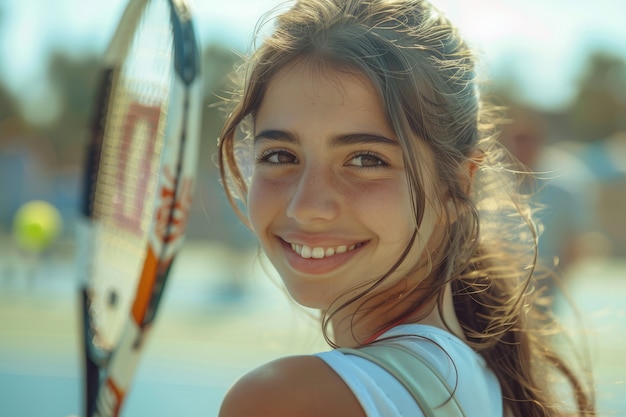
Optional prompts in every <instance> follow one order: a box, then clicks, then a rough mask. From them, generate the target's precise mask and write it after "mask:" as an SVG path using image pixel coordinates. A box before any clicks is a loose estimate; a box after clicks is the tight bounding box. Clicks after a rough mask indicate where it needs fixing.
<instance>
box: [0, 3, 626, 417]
mask: <svg viewBox="0 0 626 417" xmlns="http://www.w3.org/2000/svg"><path fill="white" fill-rule="evenodd" d="M434 3H435V4H437V5H439V6H440V7H441V9H443V11H444V12H446V13H447V14H448V15H449V16H450V18H451V19H452V20H453V21H454V22H456V23H457V24H458V25H459V26H460V28H461V30H462V32H463V33H464V34H465V36H466V37H467V38H468V39H469V41H470V42H471V43H472V44H473V45H474V46H475V47H476V49H477V50H478V51H479V53H480V55H481V57H482V60H483V64H481V71H482V73H483V75H484V77H485V78H488V79H489V80H490V81H489V82H488V83H487V84H486V85H485V89H486V94H487V95H488V96H489V97H490V100H493V101H495V102H496V103H499V104H504V105H506V106H508V108H509V111H508V117H509V120H510V123H508V124H507V125H506V126H505V127H504V131H503V134H502V141H503V143H504V144H505V145H506V146H507V147H508V148H509V149H510V150H511V152H513V153H514V154H515V155H516V156H517V157H518V158H519V159H520V160H521V161H522V162H524V163H525V164H527V165H528V166H529V167H531V168H532V169H533V170H535V171H538V172H542V173H544V174H542V175H541V179H540V190H541V191H540V192H539V193H538V198H539V200H540V201H541V203H543V204H545V205H546V209H545V210H544V211H543V212H542V214H541V216H542V219H543V221H544V223H545V231H544V234H543V236H542V239H541V248H540V252H541V256H542V259H543V262H545V263H547V264H549V265H551V264H553V261H552V260H553V259H555V257H558V258H559V259H560V263H559V265H558V268H559V270H560V272H561V273H562V275H563V277H564V280H565V284H566V287H567V288H568V290H569V291H571V294H572V296H573V298H574V299H575V301H576V302H577V304H578V307H579V309H580V312H581V313H582V314H581V315H582V318H583V320H584V323H585V329H586V331H587V335H588V338H589V342H590V343H589V354H590V357H591V359H592V361H593V363H594V366H595V369H596V386H597V389H598V403H599V406H600V409H601V411H602V412H603V413H602V415H606V416H626V387H625V386H624V375H626V359H624V358H625V355H624V353H626V338H625V334H626V320H625V315H626V314H625V309H624V307H623V305H624V303H623V301H622V298H623V296H624V294H626V220H625V216H626V64H625V62H626V42H624V39H626V25H625V24H624V19H623V10H622V7H623V4H622V3H623V2H622V1H621V0H597V1H595V2H593V3H591V2H587V1H582V0H573V1H571V0H570V1H565V0H551V1H549V2H546V1H543V0H526V1H524V2H517V1H512V0H511V1H509V0H435V1H434ZM125 4H126V2H125V1H123V0H107V1H103V0H98V1H95V0H94V1H91V2H86V1H80V0H57V1H54V2H51V1H48V0H28V1H21V0H0V414H1V415H2V416H7V417H31V416H45V417H48V416H50V417H52V416H54V417H65V416H68V415H79V414H80V413H81V412H82V408H81V407H82V405H81V398H82V397H81V394H82V391H81V385H80V384H81V380H80V378H81V352H80V349H79V347H80V338H79V336H80V335H79V333H78V325H79V315H78V312H79V304H78V294H77V291H76V288H77V283H78V280H79V278H78V277H77V273H76V268H75V264H76V252H75V249H76V248H75V245H74V233H75V218H76V215H77V207H78V199H79V190H80V184H81V179H80V173H81V168H82V163H83V154H84V147H85V143H86V138H87V129H86V126H87V118H88V115H89V114H90V111H91V108H92V102H93V96H94V91H95V85H94V81H95V76H96V70H97V68H98V62H99V59H100V58H101V56H102V53H103V51H104V49H105V46H106V44H107V42H108V40H109V39H110V37H111V35H112V32H113V30H114V28H115V26H116V24H117V21H118V19H119V16H120V14H121V12H122V10H123V7H124V6H125ZM277 4H278V2H277V1H273V0H229V1H217V0H194V1H192V5H193V6H194V9H195V11H196V13H197V16H196V19H197V20H196V23H197V31H198V33H199V35H200V39H201V41H202V44H203V52H202V54H203V65H204V76H205V87H204V88H205V104H206V105H205V106H204V115H203V126H202V149H201V154H200V165H199V182H198V187H197V196H196V198H195V201H194V206H193V210H192V215H191V218H190V224H189V226H188V229H189V235H188V243H187V245H186V247H185V249H184V250H183V252H182V254H181V256H180V258H179V259H178V260H177V263H176V264H175V267H174V270H173V273H172V277H171V281H170V283H169V284H168V285H169V289H168V291H167V292H166V295H165V300H164V305H163V309H162V310H161V312H160V315H159V318H158V320H157V325H156V327H155V329H154V333H153V335H154V337H153V339H152V340H151V341H150V344H149V346H148V349H147V352H146V354H145V356H144V358H143V359H142V362H141V365H140V368H139V371H138V374H137V375H136V379H135V382H134V385H133V388H132V391H131V393H130V396H129V398H128V402H127V404H126V406H125V409H124V412H123V415H126V416H135V415H151V416H154V417H159V416H169V415H185V416H213V415H216V414H217V410H218V408H219V403H220V401H221V398H222V397H223V395H224V393H225V391H226V390H227V389H228V386H229V385H230V384H232V383H233V382H234V381H235V379H236V378H237V377H238V376H240V375H241V374H242V373H244V372H245V371H246V370H249V369H251V368H252V367H254V366H257V365H259V364H261V363H262V362H265V361H267V360H270V359H272V358H275V357H278V356H282V355H285V354H290V353H307V352H313V351H316V350H319V349H325V347H324V345H323V344H322V343H321V342H320V337H319V330H318V329H317V326H316V323H315V320H314V319H312V318H311V317H310V315H309V314H308V313H307V312H303V311H302V310H300V309H299V308H297V307H295V306H294V305H292V304H291V303H290V302H289V301H287V299H286V296H285V295H284V294H283V293H282V291H281V290H280V289H279V287H278V286H277V285H275V284H274V282H275V281H276V279H275V277H273V274H272V272H271V268H267V265H265V264H264V263H263V262H262V261H263V260H262V259H261V258H260V257H259V256H258V255H257V252H256V247H255V244H254V242H253V240H252V238H251V236H250V234H249V233H248V232H247V231H246V229H245V228H244V227H243V226H242V225H240V224H239V223H238V221H237V220H236V218H235V217H234V215H233V214H232V213H231V212H230V209H229V207H228V205H227V204H226V201H225V198H224V195H223V192H222V191H221V190H220V188H219V184H218V180H217V171H216V168H215V164H214V154H215V145H216V138H217V136H218V132H219V129H220V126H221V116H220V114H219V112H218V110H217V109H216V108H215V107H213V106H211V104H214V103H216V102H217V101H218V98H217V97H218V96H220V95H221V93H222V92H223V91H224V90H225V89H226V88H227V84H226V75H227V73H228V72H229V71H230V69H231V68H232V66H233V64H234V63H236V62H237V61H238V59H239V58H238V55H239V54H242V53H245V52H246V51H248V50H249V48H250V46H251V39H252V38H251V36H252V33H253V29H254V25H255V23H256V21H257V19H258V18H259V17H260V16H261V15H262V14H263V13H264V12H265V11H267V10H269V9H270V8H272V7H274V6H275V5H277ZM33 200H41V201H45V202H47V203H49V204H50V205H51V206H52V207H54V208H55V211H53V212H52V214H50V216H52V217H54V216H55V215H58V216H60V220H59V219H57V220H54V219H53V220H54V223H56V224H57V225H62V227H59V228H58V236H56V237H55V238H54V239H50V241H49V242H46V244H45V245H42V247H38V248H30V250H24V248H23V245H22V247H21V246H20V242H19V240H17V239H16V238H15V236H14V233H13V232H14V222H15V219H16V217H19V213H20V211H19V209H20V208H21V207H23V205H24V204H25V203H28V202H31V201H33ZM48 208H49V206H48ZM53 220H51V221H53ZM20 248H21V249H20ZM268 275H269V277H268ZM562 314H563V315H568V314H571V313H569V312H567V311H566V310H565V309H564V310H563V312H562Z"/></svg>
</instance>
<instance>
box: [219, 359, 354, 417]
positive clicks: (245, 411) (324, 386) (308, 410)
mask: <svg viewBox="0 0 626 417" xmlns="http://www.w3.org/2000/svg"><path fill="white" fill-rule="evenodd" d="M219 416H220V417H241V416H246V417H265V416H272V417H285V416H289V417H317V416H324V417H334V416H341V417H345V416H355V417H365V414H364V412H363V409H362V408H361V406H360V404H359V403H358V401H357V399H356V398H355V397H354V394H353V393H352V391H350V389H349V388H348V386H347V385H346V384H345V383H344V382H343V381H342V380H341V378H339V376H338V375H337V374H336V373H335V372H334V371H333V370H332V369H331V368H330V367H329V366H328V365H326V363H325V362H324V361H323V360H321V359H320V358H318V357H315V356H292V357H286V358H282V359H278V360H276V361H273V362H270V363H268V364H265V365H263V366H261V367H259V368H257V369H255V370H254V371H252V372H250V373H248V374H247V375H245V376H244V377H243V378H241V379H240V380H239V381H237V383H235V385H234V386H233V387H232V388H231V389H230V391H229V392H228V394H226V397H225V398H224V401H223V403H222V407H221V409H220V414H219Z"/></svg>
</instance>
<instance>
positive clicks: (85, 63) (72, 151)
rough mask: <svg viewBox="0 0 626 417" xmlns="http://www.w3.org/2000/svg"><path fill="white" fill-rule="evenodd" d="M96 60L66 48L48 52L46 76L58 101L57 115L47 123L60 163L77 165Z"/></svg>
mask: <svg viewBox="0 0 626 417" xmlns="http://www.w3.org/2000/svg"><path fill="white" fill-rule="evenodd" d="M98 65H99V59H98V58H97V57H96V56H95V55H81V56H72V55H69V54H68V53H66V52H65V51H56V52H54V53H53V54H52V55H51V59H50V63H49V67H48V76H49V79H50V83H51V86H52V89H53V91H54V92H55V93H56V94H57V95H58V98H59V100H57V101H55V102H54V103H51V105H57V106H59V109H58V117H57V119H56V120H54V121H53V122H52V123H51V124H50V125H49V126H46V127H45V129H46V131H47V135H48V136H49V137H50V138H51V140H52V142H53V143H54V145H55V148H56V150H57V155H59V163H60V164H62V165H66V164H68V165H76V164H80V163H81V161H82V157H83V149H84V146H83V145H84V143H85V141H86V128H87V123H88V120H89V116H90V114H91V110H92V107H93V96H94V94H95V88H96V86H95V83H96V77H97V74H98Z"/></svg>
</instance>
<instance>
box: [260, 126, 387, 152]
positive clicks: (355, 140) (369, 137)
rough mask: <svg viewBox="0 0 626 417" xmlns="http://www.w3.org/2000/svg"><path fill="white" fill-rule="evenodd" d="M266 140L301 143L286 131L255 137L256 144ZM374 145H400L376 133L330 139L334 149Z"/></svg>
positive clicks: (263, 133) (262, 132) (353, 134)
mask: <svg viewBox="0 0 626 417" xmlns="http://www.w3.org/2000/svg"><path fill="white" fill-rule="evenodd" d="M264 140H269V141H273V140H276V141H283V142H289V143H294V144H297V143H299V142H300V140H299V139H298V137H297V135H294V134H293V133H291V132H287V131H284V130H274V129H268V130H263V131H261V132H259V133H258V134H256V135H255V136H254V143H258V142H260V141H264ZM373 143H379V144H380V143H382V144H385V145H395V146H398V145H399V143H398V141H397V140H395V139H391V138H388V137H386V136H382V135H377V134H375V133H348V134H345V135H337V136H333V137H331V138H330V146H331V147H333V148H335V147H339V146H349V145H363V144H373Z"/></svg>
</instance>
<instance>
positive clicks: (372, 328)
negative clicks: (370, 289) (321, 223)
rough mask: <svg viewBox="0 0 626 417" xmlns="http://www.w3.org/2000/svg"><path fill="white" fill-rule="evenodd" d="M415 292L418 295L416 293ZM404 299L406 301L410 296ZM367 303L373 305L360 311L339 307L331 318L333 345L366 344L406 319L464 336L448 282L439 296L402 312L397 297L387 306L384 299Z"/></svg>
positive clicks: (350, 345) (351, 345)
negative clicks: (411, 309) (404, 312)
mask: <svg viewBox="0 0 626 417" xmlns="http://www.w3.org/2000/svg"><path fill="white" fill-rule="evenodd" d="M401 294H402V293H400V296H401ZM417 295H418V296H420V294H417ZM398 297H399V296H398ZM407 301H408V302H410V300H407ZM440 303H441V304H440ZM370 304H374V306H373V307H368V308H363V309H362V311H360V312H357V311H354V310H352V309H350V310H351V311H345V310H341V311H339V312H337V314H336V315H335V316H334V317H333V318H332V319H331V324H332V328H333V334H334V340H335V343H337V345H339V346H342V347H344V346H346V347H354V346H359V345H363V344H368V343H370V342H372V341H374V340H375V339H376V338H377V337H378V336H380V335H381V334H383V333H385V332H386V331H387V330H390V329H391V328H393V327H395V326H397V325H400V324H406V323H419V324H426V325H429V326H434V327H438V328H440V329H443V330H446V331H448V332H450V333H452V334H454V335H455V336H457V337H459V338H461V339H463V340H464V339H465V336H464V333H463V330H462V328H461V325H460V323H459V320H458V318H457V316H456V313H455V311H454V304H453V300H452V290H451V287H450V284H446V286H445V287H444V290H443V297H442V299H441V300H439V299H431V300H429V301H427V302H426V303H424V305H423V307H421V308H419V309H417V310H415V311H412V312H410V313H409V314H402V313H403V309H405V308H406V304H403V303H401V302H400V301H398V300H395V303H394V304H393V305H392V306H391V307H390V306H389V305H388V303H384V302H381V303H376V301H375V300H372V301H371V302H368V303H367V305H370ZM346 310H348V309H346ZM355 314H358V315H359V318H357V319H355V320H353V317H354V315H355Z"/></svg>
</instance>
